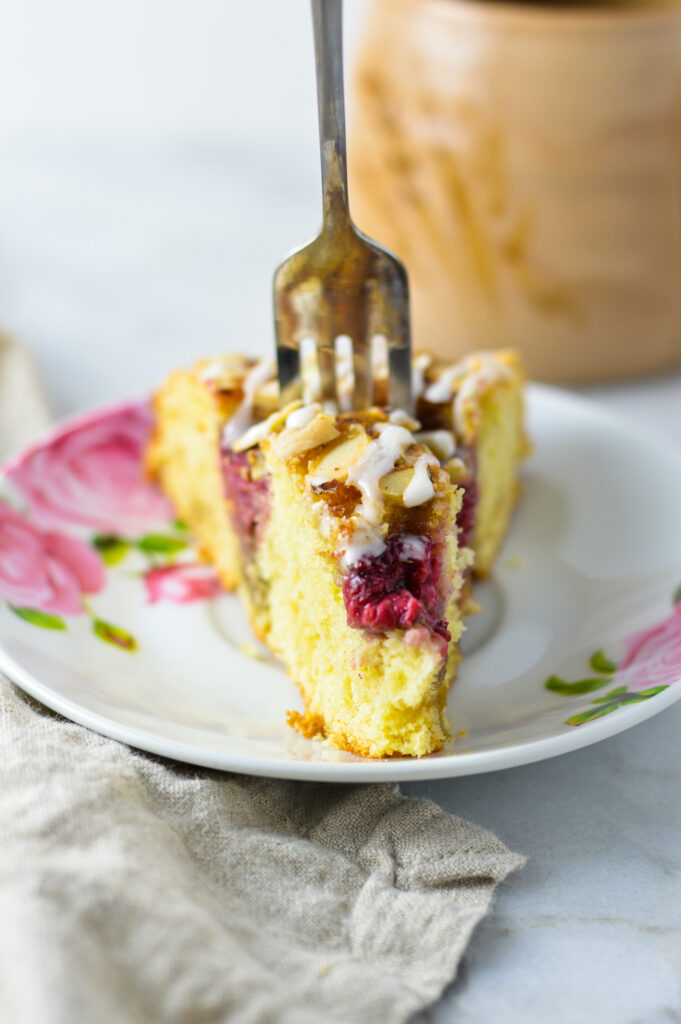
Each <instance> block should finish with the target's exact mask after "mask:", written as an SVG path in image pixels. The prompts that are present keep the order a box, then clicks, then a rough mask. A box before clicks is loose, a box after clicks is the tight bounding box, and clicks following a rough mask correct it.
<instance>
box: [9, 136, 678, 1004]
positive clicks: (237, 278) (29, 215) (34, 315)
mask: <svg viewBox="0 0 681 1024" xmlns="http://www.w3.org/2000/svg"><path fill="white" fill-rule="evenodd" d="M306 157H307V153H306V152H303V151H301V152H300V153H299V154H298V156H297V157H296V156H295V155H292V154H290V153H288V154H287V155H286V158H285V159H279V160H277V159H275V154H274V153H273V152H272V151H270V150H268V148H267V147H266V146H262V145H252V146H250V147H249V146H243V145H240V146H233V147H230V146H217V145H213V146H203V147H193V148H191V149H182V148H178V147H177V146H168V147H165V148H163V147H160V146H157V147H156V148H153V147H151V146H149V147H146V148H144V147H142V146H139V145H137V146H135V147H134V148H130V147H128V148H122V147H120V146H119V147H115V148H113V147H112V148H106V147H103V146H102V145H99V146H97V147H94V146H87V145H85V144H82V143H81V144H79V145H78V146H71V147H68V148H66V147H62V148H55V147H54V146H52V147H51V148H46V147H45V146H40V145H31V146H28V145H18V144H17V143H12V144H9V143H5V144H4V145H2V144H1V143H0V168H1V170H0V320H2V323H3V324H4V325H5V326H9V327H10V328H12V329H13V330H14V331H15V332H16V333H17V334H18V335H20V336H21V337H22V338H23V339H24V341H25V343H26V344H27V345H28V346H29V347H30V348H31V350H32V351H33V353H34V355H35V358H36V360H37V362H38V364H39V367H40V369H41V371H42V374H43V378H44V380H45V384H46V389H47V392H48V395H49V399H50V402H51V406H52V410H53V412H54V414H55V415H57V416H61V415H65V414H67V413H70V412H72V411H73V410H75V409H79V408H82V407H85V406H89V405H95V404H98V403H101V402H104V401H108V400H110V399H114V398H117V397H119V396H123V395H130V394H135V393H142V392H144V391H146V390H148V389H149V387H150V386H152V385H153V383H154V382H156V381H157V380H158V379H159V378H160V377H161V376H162V375H163V374H164V373H165V371H166V370H167V369H168V368H169V367H170V366H172V365H173V364H182V363H186V362H189V361H191V360H192V358H193V357H194V356H196V355H199V354H206V353H209V352H211V351H220V350H223V349H226V348H238V349H247V350H253V351H257V352H265V351H267V350H268V349H269V346H270V344H271V324H270V304H269V303H270V298H269V288H270V278H271V272H272V268H273V267H274V265H275V264H276V262H277V261H278V260H279V259H280V258H281V257H282V255H283V254H284V253H285V252H286V250H287V249H288V248H289V247H291V246H292V245H294V244H296V243H298V242H299V241H301V240H303V239H304V238H305V237H306V236H307V235H309V234H311V233H312V232H313V231H314V229H315V227H316V223H317V216H318V191H317V189H318V186H317V167H316V164H315V163H312V164H310V162H309V160H307V159H306ZM593 397H594V398H595V399H596V400H597V401H600V402H603V403H604V404H606V405H608V406H610V407H611V408H614V409H617V410H619V411H621V412H623V413H625V414H628V415H630V416H634V417H635V418H636V419H637V421H638V422H639V423H640V424H641V426H642V427H644V428H645V429H648V430H649V431H652V432H656V433H658V434H659V435H662V436H665V437H667V438H668V439H669V438H671V439H672V441H673V442H674V443H675V444H678V445H681V372H676V373H673V374H669V375H667V376H665V377H664V378H656V379H654V380H649V381H642V382H637V383H634V384H628V385H623V386H616V387H611V388H597V389H593ZM632 482H635V470H634V472H633V475H632ZM644 500H649V501H654V500H655V496H654V495H646V496H644ZM680 528H681V516H680ZM680 738H681V704H676V705H675V706H673V707H671V708H670V709H669V710H668V711H666V712H665V713H664V714H662V715H660V716H658V717H657V718H654V719H652V720H651V721H648V722H646V723H644V724H642V725H640V726H638V727H636V728H635V729H633V730H631V731H630V732H628V733H625V734H623V735H620V736H617V737H615V738H614V739H611V740H608V741H606V742H604V743H601V744H599V745H597V746H595V747H591V748H587V749H585V750H582V751H579V752H578V753H575V754H569V755H565V756H563V757H560V758H557V759H555V760H552V761H547V762H543V763H541V764H537V765H530V766H527V767H523V768H517V769H514V770H511V771H506V772H498V773H494V774H491V775H485V776H479V777H477V778H465V779H460V780H453V781H446V782H436V783H424V784H419V785H410V786H408V787H405V789H406V791H407V792H409V793H412V794H419V795H426V796H430V797H432V798H433V799H435V800H436V801H438V802H439V803H441V804H442V805H443V806H444V807H446V808H447V809H449V810H451V811H453V812H455V813H457V814H460V815H462V816H464V817H468V818H471V819H472V820H474V821H477V822H479V823H480V824H482V825H485V826H487V827H489V828H490V829H493V830H494V831H495V832H496V833H497V834H498V835H500V836H501V837H502V838H503V839H504V841H505V842H507V843H508V844H509V845H510V846H511V847H513V848H514V849H516V850H520V851H522V852H524V853H525V854H526V855H527V856H528V863H527V866H526V868H525V869H524V870H523V871H522V872H520V873H519V874H517V875H516V876H514V877H513V878H511V879H510V881H509V882H508V883H507V884H506V885H505V886H504V887H503V888H502V890H501V891H500V893H499V896H498V899H497V900H496V903H495V906H494V910H493V912H492V913H491V914H490V916H489V917H488V918H487V919H486V920H485V921H484V922H483V924H482V925H481V926H480V927H479V929H478V931H477V932H476V934H475V937H474V939H473V942H472V944H471V947H470V949H469V951H468V953H467V955H466V958H465V961H464V963H463V966H462V969H461V972H460V976H459V978H458V980H457V981H456V983H455V984H454V985H453V986H452V987H451V989H450V990H449V991H448V992H447V993H446V995H445V998H444V999H443V1000H442V1001H441V1002H440V1003H439V1004H438V1005H437V1006H436V1007H434V1008H433V1009H432V1010H431V1011H430V1012H429V1013H428V1014H426V1015H424V1017H423V1018H422V1019H423V1020H424V1021H425V1020H428V1021H433V1022H438V1024H442V1022H454V1021H456V1022H457V1024H488V1022H492V1021H493V1022H495V1024H507V1022H508V1024H515V1022H518V1024H520V1022H522V1024H549V1022H552V1024H553V1022H556V1024H561V1022H564V1024H579V1022H588V1024H591V1022H593V1024H610V1022H612V1024H644V1022H645V1024H663V1022H672V1021H681V742H680Z"/></svg>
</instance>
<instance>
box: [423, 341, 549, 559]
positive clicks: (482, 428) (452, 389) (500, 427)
mask: <svg viewBox="0 0 681 1024" xmlns="http://www.w3.org/2000/svg"><path fill="white" fill-rule="evenodd" d="M414 378H415V380H414V384H415V388H414V391H415V397H416V415H417V416H418V418H419V419H420V420H421V423H422V424H423V427H424V430H426V431H429V432H431V433H432V434H433V439H434V440H435V441H436V440H437V437H438V436H440V435H439V434H438V433H437V432H438V431H440V430H445V431H447V432H450V433H451V434H452V436H453V438H454V439H455V443H456V452H455V457H456V459H459V460H460V461H461V463H462V464H463V465H462V466H461V467H459V468H458V469H457V468H456V466H455V464H454V465H452V464H451V463H450V471H451V473H452V477H453V479H454V480H455V481H456V482H457V483H458V484H459V485H460V486H461V487H462V488H463V489H464V507H463V511H462V513H461V516H460V517H459V525H460V527H461V534H460V536H459V543H461V544H464V545H465V544H467V545H469V546H470V547H471V548H472V549H473V551H474V552H475V560H474V564H473V572H474V573H475V575H476V576H486V575H487V574H488V573H489V571H490V569H491V567H492V564H493V562H494V559H495V557H496V554H497V552H498V550H499V547H500V546H501V544H502V542H503V540H504V538H505V536H506V533H507V532H508V527H509V524H510V521H511V515H512V512H513V508H514V506H515V502H516V499H517V497H518V489H519V487H518V467H519V465H520V463H521V462H522V460H523V459H524V458H525V457H526V455H527V454H528V448H529V445H528V441H527V437H526V435H525V429H524V413H523V384H524V382H525V375H524V372H523V369H522V366H521V363H520V359H519V357H518V354H517V353H516V352H515V351H514V350H512V349H501V350H499V351H495V352H475V353H473V354H471V355H469V356H466V357H465V358H464V359H461V360H460V361H458V362H456V363H454V364H447V363H442V362H438V361H435V360H433V359H431V357H430V356H429V355H427V354H426V353H422V354H420V355H417V356H416V357H415V360H414ZM420 436H421V437H422V438H424V436H425V435H423V434H421V435H420ZM442 436H445V438H446V436H447V435H446V434H445V435H442Z"/></svg>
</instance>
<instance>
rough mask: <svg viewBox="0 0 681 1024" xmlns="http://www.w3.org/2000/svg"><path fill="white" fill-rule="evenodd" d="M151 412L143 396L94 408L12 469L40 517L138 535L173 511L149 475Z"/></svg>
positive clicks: (46, 521)
mask: <svg viewBox="0 0 681 1024" xmlns="http://www.w3.org/2000/svg"><path fill="white" fill-rule="evenodd" d="M152 422H153V421H152V414H151V410H150V408H149V406H148V405H145V404H141V403H134V404H127V405H122V406H119V407H118V408H117V409H114V410H112V411H111V412H109V413H104V414H101V413H99V414H98V413H93V414H92V415H89V416H85V417H83V418H82V419H80V420H79V421H77V422H76V423H75V424H73V425H70V426H67V427H66V428H65V429H64V430H61V431H58V432H57V433H56V434H55V435H54V436H53V437H52V438H51V439H50V440H48V441H47V443H45V444H38V445H36V446H34V447H33V448H31V449H29V451H27V452H26V453H25V454H24V455H22V456H20V457H19V458H18V459H16V460H15V461H14V462H13V463H11V464H10V465H9V467H8V468H7V471H6V472H7V476H8V477H9V478H10V480H12V482H13V483H14V484H15V486H16V487H17V488H18V490H19V491H20V492H21V494H22V496H23V497H24V498H25V500H26V501H27V503H28V505H29V507H30V509H31V512H32V513H33V515H34V516H35V518H36V519H37V520H39V521H40V522H41V523H44V524H46V525H48V526H64V525H66V526H73V525H80V526H83V527H86V528H88V529H91V530H96V531H97V532H98V533H109V534H110V533H115V534H123V535H124V536H126V537H137V536H139V535H140V534H141V533H144V532H145V531H146V530H148V529H149V528H150V527H152V526H153V525H154V524H158V523H159V522H161V523H164V522H169V521H172V519H173V511H172V509H171V507H170V504H169V503H168V501H167V500H166V498H165V497H164V496H163V495H162V494H161V492H160V491H159V490H158V488H157V487H154V486H153V484H152V483H150V481H148V480H147V479H146V477H145V474H144V465H143V458H142V457H143V453H144V447H145V445H146V442H147V440H148V437H149V433H150V431H151V428H152Z"/></svg>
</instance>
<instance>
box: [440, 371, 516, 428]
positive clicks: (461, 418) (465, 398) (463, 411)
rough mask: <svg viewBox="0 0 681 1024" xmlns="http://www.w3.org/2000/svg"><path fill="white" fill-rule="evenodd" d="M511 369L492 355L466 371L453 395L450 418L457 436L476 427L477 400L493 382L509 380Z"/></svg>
mask: <svg viewBox="0 0 681 1024" xmlns="http://www.w3.org/2000/svg"><path fill="white" fill-rule="evenodd" d="M511 377H512V371H511V368H510V367H509V366H507V365H506V364H505V363H502V362H500V361H499V360H498V359H494V357H492V356H488V357H487V358H485V359H483V360H482V361H481V365H480V366H479V367H477V368H476V369H474V370H473V371H472V372H470V373H468V374H467V375H466V376H465V377H464V379H463V380H462V382H461V387H460V388H459V390H458V391H457V392H456V395H455V396H454V403H453V406H452V418H453V420H454V428H455V430H456V432H457V434H459V436H463V437H467V436H468V435H469V434H470V433H471V432H472V431H474V430H475V428H476V427H477V418H478V410H477V402H478V399H479V397H480V395H482V394H484V393H485V391H487V390H488V389H489V388H490V387H492V385H493V384H497V383H499V382H500V381H504V380H510V379H511Z"/></svg>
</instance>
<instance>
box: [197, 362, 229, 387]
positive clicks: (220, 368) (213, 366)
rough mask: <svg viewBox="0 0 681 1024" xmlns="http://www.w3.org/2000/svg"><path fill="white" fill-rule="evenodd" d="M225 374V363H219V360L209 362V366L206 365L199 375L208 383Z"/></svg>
mask: <svg viewBox="0 0 681 1024" xmlns="http://www.w3.org/2000/svg"><path fill="white" fill-rule="evenodd" d="M224 374H225V367H224V364H223V363H219V362H218V361H217V360H216V361H215V362H214V363H209V364H208V366H206V367H204V369H203V370H201V373H200V374H199V377H200V378H201V380H202V381H204V382H205V383H206V384H208V383H210V381H212V380H219V378H220V377H223V376H224Z"/></svg>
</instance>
